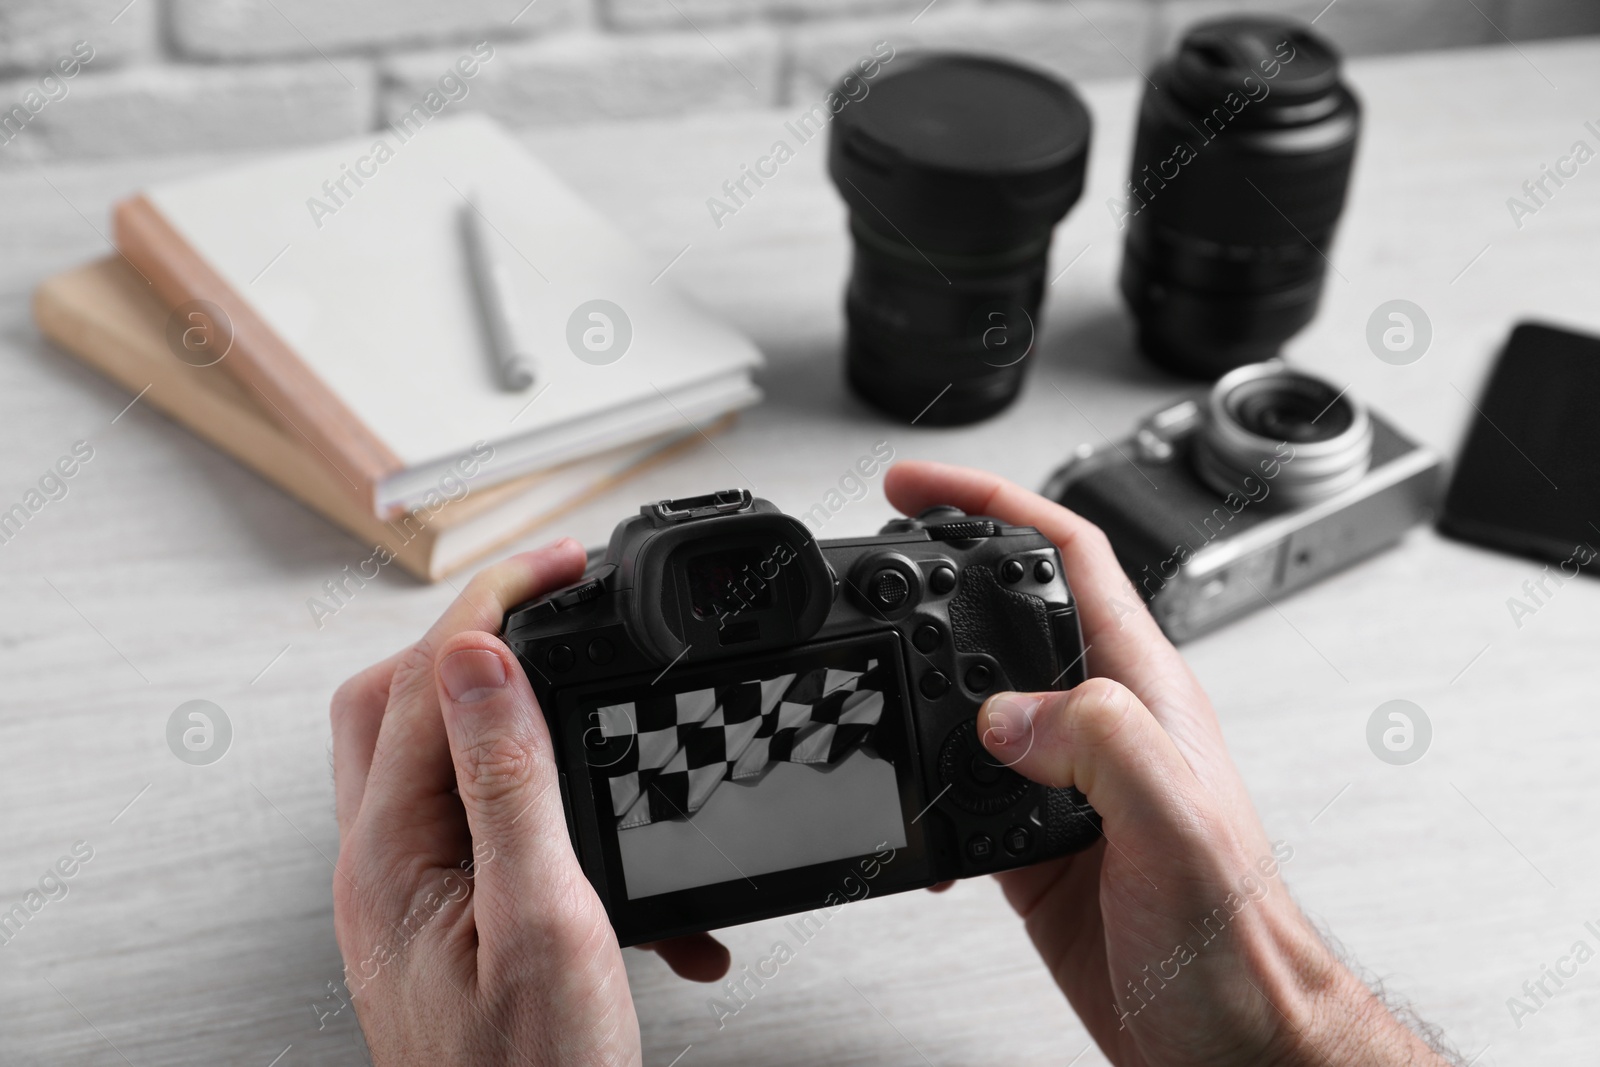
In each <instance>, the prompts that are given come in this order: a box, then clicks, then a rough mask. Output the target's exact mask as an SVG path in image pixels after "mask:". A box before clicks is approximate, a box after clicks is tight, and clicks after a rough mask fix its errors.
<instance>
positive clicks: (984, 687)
mask: <svg viewBox="0 0 1600 1067" xmlns="http://www.w3.org/2000/svg"><path fill="white" fill-rule="evenodd" d="M963 680H964V681H965V682H966V683H967V688H968V689H970V690H972V691H973V692H974V693H983V692H987V691H988V689H989V686H990V685H991V684H992V683H993V682H994V672H993V671H991V670H990V669H989V665H988V664H987V663H974V664H973V665H972V666H971V667H969V668H967V676H966V678H965V679H963Z"/></svg>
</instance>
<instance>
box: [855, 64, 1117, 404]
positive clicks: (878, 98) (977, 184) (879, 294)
mask: <svg viewBox="0 0 1600 1067" xmlns="http://www.w3.org/2000/svg"><path fill="white" fill-rule="evenodd" d="M1089 129H1090V123H1089V112H1088V110H1087V109H1085V108H1084V106H1083V102H1082V101H1081V100H1079V99H1078V96H1077V94H1076V93H1075V92H1073V90H1072V88H1071V87H1070V86H1068V85H1067V84H1066V83H1064V82H1062V81H1060V80H1059V79H1057V78H1054V77H1051V76H1050V75H1047V74H1044V73H1041V72H1039V71H1036V70H1032V69H1029V68H1027V67H1021V66H1018V65H1016V64H1014V63H1009V62H1006V61H1004V60H999V59H990V58H983V57H978V56H968V55H958V54H949V53H924V54H921V55H915V56H907V57H905V58H904V59H902V60H900V61H898V62H896V63H895V65H894V68H893V70H892V72H885V74H884V75H883V76H882V77H881V78H880V79H879V80H878V81H877V82H876V83H874V85H873V87H872V92H871V94H870V95H868V96H866V97H865V98H863V99H861V100H859V101H858V102H855V103H852V104H851V105H849V106H847V107H845V108H844V109H843V110H842V111H841V112H840V113H839V115H838V116H837V118H835V120H834V122H833V128H832V131H831V133H830V135H829V142H828V172H829V174H830V175H832V177H833V181H834V184H835V185H837V186H838V188H839V193H840V195H841V196H842V197H843V198H844V201H845V203H846V205H847V206H848V207H849V210H850V233H851V236H852V238H853V239H854V243H855V255H854V263H853V265H852V269H851V275H850V283H849V288H848V290H847V293H846V296H845V316H846V321H847V326H848V335H849V336H848V340H847V342H846V346H845V366H846V373H847V376H848V378H849V381H850V384H851V387H852V388H853V389H854V390H855V391H856V392H857V394H859V395H860V396H861V397H862V398H863V399H865V400H866V401H867V402H868V403H870V404H873V405H874V406H876V407H878V408H880V409H882V410H883V411H885V412H888V413H889V414H891V415H894V416H896V417H898V418H901V419H905V420H908V421H913V420H914V421H918V422H920V423H922V424H938V425H955V424H960V423H968V422H974V421H976V420H978V419H983V418H987V417H989V416H990V415H993V414H995V413H996V412H998V411H1000V410H1002V409H1003V408H1005V407H1006V406H1007V405H1008V404H1010V403H1011V402H1012V401H1013V400H1015V399H1016V396H1017V393H1018V391H1019V390H1020V389H1021V388H1022V381H1023V377H1024V374H1025V372H1026V368H1027V357H1028V356H1029V355H1030V354H1031V353H1032V351H1033V347H1034V336H1035V332H1036V329H1037V327H1038V323H1039V302H1040V299H1041V297H1042V296H1043V293H1044V279H1045V269H1046V260H1047V258H1048V255H1049V250H1050V233H1051V229H1052V228H1053V227H1054V226H1055V224H1056V222H1057V221H1059V220H1060V219H1061V218H1062V217H1063V216H1064V215H1066V213H1067V210H1068V209H1069V208H1071V207H1072V205H1073V204H1074V203H1075V202H1076V201H1077V199H1078V196H1079V194H1080V193H1081V192H1082V191H1083V175H1084V163H1085V160H1086V158H1087V157H1088V154H1089Z"/></svg>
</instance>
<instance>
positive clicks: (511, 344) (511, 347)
mask: <svg viewBox="0 0 1600 1067" xmlns="http://www.w3.org/2000/svg"><path fill="white" fill-rule="evenodd" d="M461 239H462V243H463V244H464V245H465V246H466V251H467V263H468V265H469V266H470V268H471V274H472V287H473V289H474V291H475V292H476V294H477V298H478V311H479V314H481V315H482V316H483V332H484V334H485V335H486V336H487V337H488V339H489V349H490V352H491V353H492V354H493V356H494V362H495V367H496V369H497V370H498V371H499V374H500V386H501V388H503V389H506V390H508V391H510V392H520V391H522V390H523V389H526V388H528V386H530V385H532V384H533V378H534V375H533V355H532V353H530V352H529V351H528V349H527V346H526V345H525V344H524V342H523V340H522V336H523V335H522V330H521V323H520V322H519V321H518V319H517V311H516V306H517V305H516V300H515V299H514V298H513V296H512V289H511V276H510V275H509V274H507V273H506V268H505V264H504V263H503V262H501V260H500V258H499V257H498V256H497V255H495V250H494V247H493V245H492V244H491V242H490V239H489V234H488V233H487V232H486V227H485V225H484V220H483V213H482V212H481V211H479V210H478V199H477V197H476V196H472V197H468V198H467V202H466V203H465V204H463V205H462V207H461Z"/></svg>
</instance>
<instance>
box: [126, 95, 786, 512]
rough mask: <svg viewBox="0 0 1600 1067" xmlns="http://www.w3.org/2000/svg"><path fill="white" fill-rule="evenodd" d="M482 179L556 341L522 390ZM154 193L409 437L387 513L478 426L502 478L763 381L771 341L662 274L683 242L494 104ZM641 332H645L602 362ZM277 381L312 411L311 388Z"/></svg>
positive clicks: (350, 394)
mask: <svg viewBox="0 0 1600 1067" xmlns="http://www.w3.org/2000/svg"><path fill="white" fill-rule="evenodd" d="M380 145H381V146H382V147H379V146H380ZM358 180H359V181H358ZM465 197H475V198H476V200H477V201H478V204H479V207H480V209H481V211H482V213H483V216H484V218H485V220H486V221H487V223H488V226H489V228H490V230H491V235H490V236H491V240H492V241H494V242H495V243H496V247H495V252H496V254H497V255H498V256H499V258H500V260H501V262H502V263H503V264H504V265H505V267H506V269H507V271H508V273H509V276H510V281H511V291H512V293H513V294H514V295H515V297H516V299H517V307H516V311H517V313H518V315H519V317H520V319H521V321H522V323H523V326H524V329H525V335H526V336H527V338H528V339H529V341H530V342H531V346H532V348H533V351H534V354H535V358H536V360H537V363H536V368H535V369H536V373H537V381H536V382H535V384H534V385H533V386H532V387H531V388H529V389H527V390H525V391H522V392H508V391H504V390H502V389H501V388H500V387H499V379H498V376H497V373H496V371H495V366H494V363H493V360H492V357H491V355H490V353H489V351H488V349H487V347H486V338H485V336H484V330H483V324H482V321H481V317H480V311H479V306H478V304H477V297H476V295H475V291H474V288H473V285H472V280H471V279H472V275H471V273H470V270H469V265H468V262H467V258H466V250H465V248H464V247H463V243H462V240H461V230H460V212H461V210H462V207H463V204H464V198H465ZM144 198H145V199H146V200H147V201H148V202H149V204H151V205H153V207H154V208H155V210H156V212H157V213H159V215H160V216H161V217H162V218H163V219H164V220H165V221H166V223H167V224H168V225H169V226H170V228H171V230H173V231H175V233H176V235H177V236H178V237H179V238H180V239H181V242H182V243H183V244H184V245H187V246H188V247H189V248H190V249H192V250H193V251H194V252H195V253H196V254H198V256H199V258H200V259H201V260H203V261H204V264H205V265H206V266H208V267H209V268H210V270H211V271H212V272H214V274H215V276H217V277H218V278H220V280H221V282H222V283H223V285H224V286H225V289H226V290H227V291H228V292H229V294H230V296H231V297H234V298H237V299H238V300H241V301H243V302H244V303H245V304H247V305H248V307H249V309H250V310H251V311H253V312H254V313H255V315H256V317H258V318H259V319H260V320H261V322H262V323H264V324H265V326H266V327H268V328H269V329H270V331H271V333H272V334H275V335H276V336H277V337H278V338H279V339H281V341H282V342H284V344H285V345H286V346H287V347H288V349H290V350H292V352H293V353H294V355H295V356H297V357H298V358H299V360H300V361H302V362H303V363H304V365H305V366H306V367H307V368H308V369H309V370H310V371H311V372H312V374H313V375H314V377H315V379H317V380H319V381H320V383H321V384H322V385H324V386H326V388H327V390H328V391H329V392H331V393H332V394H333V395H334V396H335V397H337V399H338V400H339V401H340V402H342V404H343V405H344V407H345V408H346V409H348V412H349V413H350V414H351V415H353V416H354V418H355V419H356V420H358V421H359V422H360V423H361V424H363V425H364V426H365V427H366V429H367V430H368V431H370V434H371V435H372V436H373V437H375V438H376V439H377V441H378V442H380V443H381V445H382V446H384V448H386V449H387V450H388V452H389V453H391V454H392V460H393V461H397V463H395V462H392V461H391V462H388V463H386V464H383V465H381V469H380V470H379V471H378V472H377V473H376V474H375V475H374V476H373V477H372V478H371V479H370V481H371V484H370V485H369V486H365V487H363V491H364V492H370V494H371V505H372V507H373V508H374V510H375V513H377V514H380V515H381V514H385V513H387V512H390V511H392V510H393V509H394V508H395V507H396V506H401V507H408V506H411V505H414V504H415V503H416V502H417V501H419V500H420V499H421V498H422V497H424V496H425V495H426V494H427V492H428V491H429V490H430V489H432V488H433V487H434V486H435V485H436V484H437V482H438V480H439V478H440V477H442V476H443V475H444V474H445V473H446V472H447V471H448V470H449V468H450V467H451V466H452V465H453V464H455V463H456V462H457V461H458V460H460V459H461V458H462V457H464V456H466V455H468V454H469V453H470V452H471V451H472V450H473V448H474V446H475V445H476V444H477V443H478V442H483V441H486V442H488V443H489V444H490V445H492V446H493V450H494V454H493V457H492V458H491V459H490V460H488V461H487V462H486V463H484V464H483V466H482V468H481V470H480V471H479V473H478V475H477V478H478V479H479V480H480V481H482V482H484V483H488V482H494V481H501V480H504V479H506V478H511V477H514V476H517V475H520V474H524V473H527V472H529V471H532V470H537V469H541V468H544V467H549V466H551V465H553V464H555V463H558V462H562V461H568V460H572V459H575V458H578V457H581V456H584V455H588V454H591V453H595V452H599V451H602V450H604V449H607V448H612V447H615V446H617V445H620V444H626V443H629V442H633V441H642V440H645V439H647V438H650V437H653V436H655V435H657V434H660V433H663V432H673V431H683V430H685V429H688V428H689V427H690V426H692V425H695V424H698V423H702V422H705V421H708V420H710V419H714V418H716V417H717V416H720V415H722V414H724V413H726V412H728V411H731V410H734V409H736V408H739V407H743V406H745V405H748V404H751V403H754V402H756V401H757V400H759V399H760V393H759V392H758V390H757V389H756V388H755V386H754V385H753V384H752V383H751V381H750V377H749V374H750V371H751V370H752V369H754V368H756V367H758V366H760V364H761V355H760V353H759V352H758V351H757V349H756V348H755V346H754V345H753V344H752V343H751V342H750V341H749V340H748V339H746V338H745V337H744V336H742V335H741V334H740V333H738V332H737V331H735V330H734V329H732V328H731V327H730V326H728V325H727V324H726V323H724V322H722V321H720V320H719V319H717V318H715V317H713V316H712V315H710V314H708V313H707V312H705V311H704V310H702V309H701V308H699V307H697V306H696V305H694V304H693V303H692V302H691V301H689V300H688V299H687V298H686V297H684V296H683V295H682V294H681V293H678V292H676V291H675V290H674V289H673V288H672V285H671V283H670V281H668V280H667V279H666V278H660V277H658V275H659V274H660V272H661V271H662V269H663V268H664V267H665V266H666V265H667V264H666V262H660V263H657V262H654V261H647V260H646V259H645V258H644V256H643V255H642V254H641V253H640V252H639V251H638V250H636V249H635V248H634V247H633V246H632V245H631V244H630V243H629V242H628V241H627V239H626V238H624V237H623V235H622V234H621V233H620V232H619V231H618V230H617V229H616V228H615V227H614V226H612V225H611V224H610V223H609V222H608V221H606V219H604V218H603V217H602V216H601V215H600V214H599V213H598V212H597V211H596V210H595V209H594V208H592V207H590V206H589V205H588V204H587V203H585V202H584V201H583V200H582V199H581V198H580V197H579V196H577V194H575V193H574V192H573V191H572V190H571V189H569V188H567V187H566V186H565V185H564V184H562V183H561V182H560V181H559V180H558V179H557V178H556V177H555V175H554V174H553V173H551V171H550V170H548V169H547V168H546V167H545V166H544V165H543V164H541V163H540V162H539V161H538V160H536V159H534V158H533V157H532V156H531V155H530V154H529V153H528V152H527V151H526V150H524V149H523V148H522V147H521V145H519V144H518V143H517V142H516V141H515V140H514V139H513V138H512V137H511V136H510V135H508V134H507V133H506V132H505V131H504V130H503V129H502V128H500V127H499V126H498V125H496V124H495V123H494V122H493V121H492V120H490V119H488V118H485V117H483V116H479V115H472V114H468V115H462V116H459V117H452V118H448V119H444V118H441V119H438V120H435V121H434V122H432V123H430V124H429V125H428V126H426V127H424V128H422V129H421V130H420V131H418V132H417V133H415V134H413V135H411V136H410V137H409V139H406V140H402V139H401V137H400V135H399V134H398V133H397V132H396V131H395V130H393V129H388V128H386V129H385V130H383V131H381V132H380V133H376V134H373V135H370V136H367V137H363V138H360V139H357V140H351V141H347V142H344V143H341V144H337V145H333V146H330V147H322V148H318V149H315V150H309V151H302V152H296V153H294V154H290V155H283V156H278V157H275V158H272V159H268V160H264V161H257V162H252V163H249V164H246V165H242V166H237V167H233V168H229V169H226V170H222V171H218V172H214V173H210V174H206V175H203V176H201V177H197V178H188V179H183V180H180V181H174V182H170V183H167V184H163V185H158V186H155V187H153V188H151V189H148V190H146V191H145V193H144ZM121 240H122V228H121V226H120V220H119V241H121ZM126 250H127V249H126V248H125V251H126ZM130 258H135V259H136V262H137V258H136V257H132V256H130ZM157 285H158V288H161V287H162V284H161V281H160V280H158V281H157ZM168 288H170V287H168ZM164 295H166V296H168V298H169V303H176V302H177V301H176V300H175V299H172V295H173V294H172V293H170V292H164ZM177 295H181V296H191V297H192V296H194V295H196V294H195V293H194V292H193V291H192V286H191V291H189V292H184V293H179V294H177ZM596 300H602V301H608V302H609V303H610V304H611V305H615V307H617V308H620V309H622V313H623V317H625V323H626V325H624V321H616V320H618V316H616V315H615V314H614V313H610V312H609V310H608V309H602V313H603V314H605V315H606V317H605V318H604V319H596V318H594V317H592V316H590V315H585V314H582V313H580V314H578V315H577V316H576V320H575V316H574V313H575V312H580V309H583V308H584V306H585V305H588V304H589V303H590V302H591V301H596ZM217 302H218V303H219V304H221V305H222V306H223V307H224V308H225V309H226V308H228V307H229V304H228V303H224V302H223V301H221V300H219V301H217ZM608 326H609V328H610V331H611V333H610V338H611V348H610V349H609V350H606V349H602V350H601V351H598V352H595V351H591V349H590V348H589V347H588V346H584V345H583V341H582V335H583V332H584V331H585V330H595V331H598V332H594V333H590V335H589V339H590V342H591V344H595V343H598V344H600V345H603V344H604V342H605V341H606V330H607V327H608ZM624 334H631V337H630V338H629V339H628V340H627V347H626V350H625V351H624V352H623V354H622V355H621V356H620V357H619V358H614V361H612V362H604V360H606V359H608V358H612V357H614V355H615V352H616V351H617V350H618V345H619V343H620V341H621V338H622V337H623V335H624ZM240 337H241V339H243V338H244V334H243V333H241V334H240ZM569 338H570V339H569ZM574 341H575V342H576V344H577V345H578V346H579V347H582V348H583V351H584V353H586V354H587V356H588V358H579V355H578V354H576V353H575V349H574ZM243 355H244V354H243V353H241V358H242V357H243ZM240 373H241V374H243V370H242V369H241V370H240ZM263 391H264V392H265V391H266V390H263ZM269 398H270V393H269ZM280 399H281V401H282V402H281V403H278V402H277V401H275V405H276V406H279V407H284V406H288V407H289V409H290V410H287V411H284V412H283V414H284V415H285V417H286V419H288V420H289V421H290V422H291V423H293V422H294V420H295V418H296V416H297V412H296V411H295V410H294V409H293V401H294V400H295V399H296V398H295V396H294V394H292V393H291V394H290V395H289V396H287V397H284V398H280ZM311 412H312V409H311V408H307V409H305V410H304V412H303V413H302V415H303V419H304V420H312V421H314V420H315V415H314V413H311ZM308 436H311V437H312V439H313V440H314V441H315V440H318V439H319V438H318V435H315V434H312V435H308ZM319 448H326V449H328V450H334V451H336V450H337V449H336V447H335V444H328V443H327V442H324V445H321V446H319ZM480 452H481V449H480Z"/></svg>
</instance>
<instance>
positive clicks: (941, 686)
mask: <svg viewBox="0 0 1600 1067" xmlns="http://www.w3.org/2000/svg"><path fill="white" fill-rule="evenodd" d="M917 688H918V689H920V690H922V695H923V696H925V697H927V698H928V699H929V700H938V699H939V698H940V697H942V696H944V695H945V694H946V693H948V692H949V691H950V679H949V678H947V677H945V675H944V674H943V672H941V671H929V672H928V673H927V674H924V675H923V676H922V681H920V682H918V683H917Z"/></svg>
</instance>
